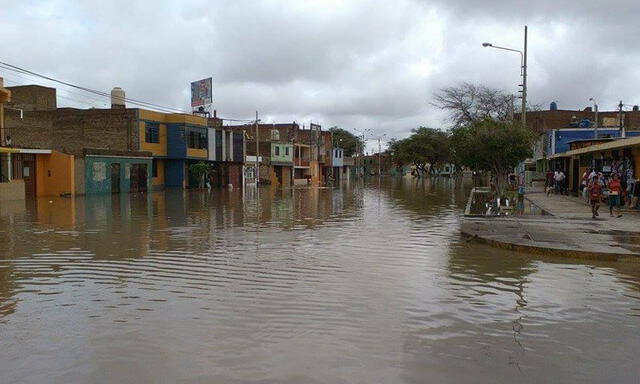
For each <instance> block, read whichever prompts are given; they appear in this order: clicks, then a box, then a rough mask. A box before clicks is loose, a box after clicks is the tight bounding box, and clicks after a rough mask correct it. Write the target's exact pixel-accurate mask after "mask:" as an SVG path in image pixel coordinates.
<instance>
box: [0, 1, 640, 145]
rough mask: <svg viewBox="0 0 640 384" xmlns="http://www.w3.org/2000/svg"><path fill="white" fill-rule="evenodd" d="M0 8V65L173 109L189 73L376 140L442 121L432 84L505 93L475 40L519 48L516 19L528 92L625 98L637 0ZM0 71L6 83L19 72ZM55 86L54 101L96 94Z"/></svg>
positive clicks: (505, 72)
mask: <svg viewBox="0 0 640 384" xmlns="http://www.w3.org/2000/svg"><path fill="white" fill-rule="evenodd" d="M1 12H2V13H3V15H2V16H3V20H4V21H3V23H2V24H0V36H3V49H2V51H0V52H1V53H0V60H2V61H6V62H9V63H12V64H16V65H20V66H23V67H26V68H29V69H32V70H35V71H38V72H42V73H46V74H49V75H52V76H55V77H58V78H62V79H65V80H68V81H71V82H74V83H78V84H82V85H85V86H88V87H91V88H96V89H101V90H109V89H110V88H111V87H113V86H116V85H117V86H121V87H123V88H125V89H126V91H127V94H128V96H130V97H133V98H137V99H142V100H147V101H151V102H154V103H157V104H162V105H167V106H172V107H178V108H181V109H188V105H189V100H188V97H189V92H188V84H189V82H190V81H192V80H197V79H200V78H203V77H207V76H213V78H214V99H215V107H216V109H217V110H218V111H219V113H220V115H222V116H227V117H240V118H248V117H251V116H253V114H254V111H255V110H259V111H260V112H261V114H263V116H266V117H268V118H269V119H272V120H274V121H291V120H297V121H299V122H305V121H311V120H313V121H316V122H321V123H322V124H323V125H324V126H332V125H339V126H342V127H345V128H349V129H351V128H373V129H374V131H375V132H376V133H377V134H382V133H386V134H387V135H388V137H402V136H405V135H407V134H408V133H409V132H410V130H411V129H412V128H414V127H417V126H420V125H428V126H434V127H443V128H446V119H444V116H443V114H442V112H441V111H438V110H436V109H435V108H434V107H433V106H431V105H430V104H429V102H430V98H431V95H432V94H433V92H434V91H435V90H437V89H438V88H440V87H443V86H448V85H453V84H456V83H459V82H462V81H470V82H480V83H483V84H486V85H489V86H493V87H498V88H503V89H505V90H506V91H508V92H513V93H515V92H516V91H517V85H518V83H519V81H520V79H519V68H518V65H519V58H518V57H517V55H515V54H514V55H511V54H509V53H505V52H499V51H495V50H491V49H484V48H482V47H481V43H482V42H484V41H491V42H494V43H496V44H502V45H507V46H511V47H514V48H520V47H521V46H522V27H523V25H524V24H528V25H529V33H530V36H529V38H530V46H529V48H530V51H529V52H530V53H529V59H530V60H529V75H530V77H529V84H530V91H529V94H530V101H531V102H532V103H539V104H542V105H543V106H544V105H546V104H548V103H549V102H550V101H558V103H559V104H560V106H561V107H562V108H584V107H585V106H587V105H588V103H589V102H588V99H589V97H596V99H597V100H598V101H599V104H600V106H601V109H612V108H613V107H614V106H615V105H616V104H617V102H618V101H619V100H620V99H623V100H624V101H625V103H627V104H635V103H638V102H640V101H638V100H637V99H638V92H637V91H636V89H637V84H638V82H639V80H640V79H639V78H638V76H639V75H638V73H637V71H636V70H635V62H636V59H637V57H638V55H639V52H638V49H637V48H636V45H635V44H633V43H634V39H635V37H636V36H638V32H640V31H639V29H640V26H639V24H638V23H637V22H636V19H637V16H638V15H640V4H639V3H633V2H626V1H617V2H616V1H608V2H602V1H600V2H595V1H593V2H591V1H583V0H582V1H577V0H575V1H563V2H557V1H546V0H544V1H536V2H523V1H492V0H487V1H450V0H449V1H417V0H415V1H414V0H394V1H373V0H370V1H363V0H362V1H359V0H355V1H339V0H315V1H242V2H228V1H217V2H209V1H197V0H191V1H181V2H172V1H154V2H153V3H152V5H151V4H150V3H149V2H147V1H109V2H102V1H83V2H74V1H37V2H36V1H22V2H8V3H6V4H4V5H3V7H2V11H1ZM0 74H1V75H2V76H5V77H6V78H7V80H8V83H9V85H13V84H25V83H31V82H34V79H29V78H25V77H23V76H19V75H16V74H14V73H11V72H7V71H5V70H2V69H0ZM38 82H41V81H39V80H38ZM59 92H60V95H61V96H62V97H63V98H61V100H60V104H62V105H65V104H66V105H73V106H78V107H87V106H89V105H96V106H100V103H104V100H98V101H96V97H95V96H93V97H91V96H87V95H83V94H78V93H72V91H67V90H65V89H63V88H60V91H59Z"/></svg>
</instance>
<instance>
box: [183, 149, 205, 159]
mask: <svg viewBox="0 0 640 384" xmlns="http://www.w3.org/2000/svg"><path fill="white" fill-rule="evenodd" d="M208 156H209V153H208V152H207V150H206V149H194V148H187V157H195V158H201V159H202V160H207V158H208Z"/></svg>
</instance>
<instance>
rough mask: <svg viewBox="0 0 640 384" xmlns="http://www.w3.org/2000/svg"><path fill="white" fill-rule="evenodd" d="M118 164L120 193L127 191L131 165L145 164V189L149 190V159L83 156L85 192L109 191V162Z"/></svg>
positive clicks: (93, 193) (150, 184)
mask: <svg viewBox="0 0 640 384" xmlns="http://www.w3.org/2000/svg"><path fill="white" fill-rule="evenodd" d="M114 163H119V164H120V193H129V191H130V189H131V188H130V187H131V168H130V167H131V165H132V164H146V165H147V191H151V188H152V185H153V183H152V180H151V159H141V158H135V157H100V156H87V157H85V167H84V169H85V179H84V181H85V194H87V195H95V194H101V193H111V164H114Z"/></svg>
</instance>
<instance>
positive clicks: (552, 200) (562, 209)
mask: <svg viewBox="0 0 640 384" xmlns="http://www.w3.org/2000/svg"><path fill="white" fill-rule="evenodd" d="M525 198H526V199H527V200H529V201H530V202H531V203H532V204H534V205H536V206H538V207H539V208H541V209H543V210H545V211H547V212H548V213H550V214H551V215H553V216H555V217H559V218H564V219H587V220H592V221H596V222H598V223H599V224H601V226H602V227H603V228H607V229H609V230H619V231H629V232H639V233H640V212H639V211H636V210H632V209H623V210H622V212H621V213H622V217H615V216H614V217H610V216H609V205H607V204H605V203H603V204H600V211H599V213H600V216H598V218H597V219H596V220H593V219H592V218H591V206H589V205H588V204H587V203H585V202H584V200H582V199H580V198H578V197H574V196H565V195H553V194H551V195H549V196H547V195H546V194H545V193H543V192H533V193H527V194H526V195H525Z"/></svg>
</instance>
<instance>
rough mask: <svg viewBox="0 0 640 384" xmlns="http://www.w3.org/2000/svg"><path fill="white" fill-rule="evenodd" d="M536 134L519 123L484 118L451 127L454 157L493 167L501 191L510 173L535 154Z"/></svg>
mask: <svg viewBox="0 0 640 384" xmlns="http://www.w3.org/2000/svg"><path fill="white" fill-rule="evenodd" d="M533 139H534V135H533V133H532V132H531V130H529V129H528V128H523V127H522V126H521V125H520V124H519V123H517V122H516V123H513V122H507V121H497V120H492V119H489V118H487V119H484V120H480V121H476V122H473V123H471V124H468V125H464V126H461V127H457V128H453V129H452V130H451V148H452V150H453V157H454V158H455V159H456V161H457V162H459V163H460V164H461V165H464V166H467V167H469V168H471V169H474V170H478V171H490V172H491V173H492V175H493V176H494V178H495V183H496V188H497V192H498V195H502V192H503V191H504V186H505V183H506V179H507V175H508V174H509V172H511V171H512V170H513V168H514V167H515V166H516V165H518V163H519V162H521V161H522V160H524V159H526V158H528V157H531V155H532V143H533Z"/></svg>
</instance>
